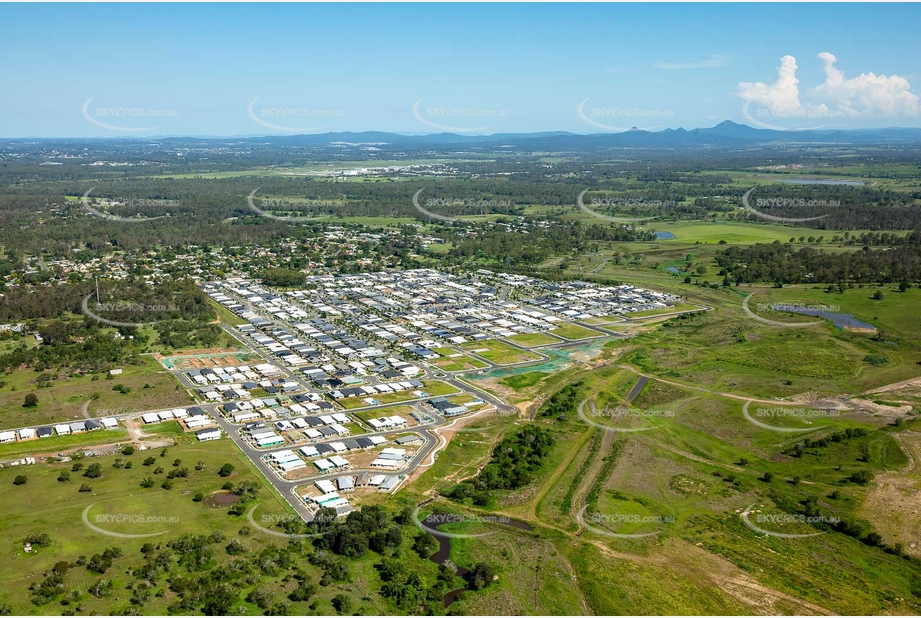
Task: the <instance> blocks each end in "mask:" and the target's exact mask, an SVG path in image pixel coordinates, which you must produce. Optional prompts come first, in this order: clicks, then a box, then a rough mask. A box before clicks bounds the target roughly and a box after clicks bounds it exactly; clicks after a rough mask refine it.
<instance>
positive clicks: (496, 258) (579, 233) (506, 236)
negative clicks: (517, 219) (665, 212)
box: [442, 223, 655, 266]
mask: <svg viewBox="0 0 921 618" xmlns="http://www.w3.org/2000/svg"><path fill="white" fill-rule="evenodd" d="M475 230H476V231H475V235H471V234H470V233H469V232H468V231H467V228H463V227H456V228H455V227H452V228H450V229H448V230H447V231H445V232H443V233H442V235H443V236H444V237H445V238H446V240H448V241H449V242H451V243H452V245H453V246H452V248H451V250H450V251H449V252H448V259H447V260H446V261H448V262H449V263H450V262H453V263H456V264H465V263H469V262H470V261H471V260H486V261H490V262H498V263H500V264H504V265H509V266H516V265H521V266H527V265H530V266H534V265H537V264H540V263H541V262H544V261H545V260H546V259H547V258H549V257H550V256H552V255H559V254H561V253H562V254H569V253H581V252H584V251H585V250H586V249H587V248H588V246H589V244H590V243H597V242H627V241H633V240H645V241H649V240H653V239H654V238H655V232H651V231H646V230H638V229H635V228H633V227H625V226H618V227H609V226H603V225H581V224H579V223H559V224H551V225H548V226H544V227H539V226H532V227H530V228H528V230H527V233H525V232H523V231H509V230H505V229H502V228H499V227H494V226H477V227H476V228H475Z"/></svg>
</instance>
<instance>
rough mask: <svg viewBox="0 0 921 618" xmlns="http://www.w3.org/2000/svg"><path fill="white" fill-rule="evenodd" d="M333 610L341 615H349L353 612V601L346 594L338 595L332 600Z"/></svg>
mask: <svg viewBox="0 0 921 618" xmlns="http://www.w3.org/2000/svg"><path fill="white" fill-rule="evenodd" d="M332 604H333V609H335V610H336V613H338V614H340V615H345V614H349V613H351V611H352V599H351V598H350V597H348V596H346V595H344V594H337V595H336V596H334V597H333V599H332Z"/></svg>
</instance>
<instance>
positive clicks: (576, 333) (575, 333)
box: [550, 324, 602, 339]
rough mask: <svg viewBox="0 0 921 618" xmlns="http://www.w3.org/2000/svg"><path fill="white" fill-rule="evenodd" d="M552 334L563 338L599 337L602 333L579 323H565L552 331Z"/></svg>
mask: <svg viewBox="0 0 921 618" xmlns="http://www.w3.org/2000/svg"><path fill="white" fill-rule="evenodd" d="M550 333H551V334H553V335H556V336H558V337H562V338H563V339H586V338H588V337H598V336H599V335H601V334H602V333H599V332H598V331H596V330H592V329H590V328H585V327H584V326H578V325H577V324H563V325H562V326H559V327H557V328H554V329H553V330H551V331H550Z"/></svg>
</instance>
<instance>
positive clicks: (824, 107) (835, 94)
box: [737, 52, 921, 119]
mask: <svg viewBox="0 0 921 618" xmlns="http://www.w3.org/2000/svg"><path fill="white" fill-rule="evenodd" d="M818 57H819V58H821V59H822V61H823V62H824V63H825V83H823V84H821V85H819V86H817V87H815V88H813V89H812V90H811V91H810V98H811V99H813V101H814V102H803V101H801V100H800V92H799V79H798V78H797V77H796V69H797V66H796V58H794V57H793V56H790V55H787V56H784V57H783V58H781V59H780V66H779V67H777V81H776V82H774V83H773V84H765V83H762V82H754V83H750V82H740V83H739V89H738V93H737V94H738V96H739V97H740V98H741V99H742V100H743V101H745V107H744V110H745V112H746V117H749V116H748V114H747V111H748V106H749V104H751V103H755V104H758V105H760V106H762V110H759V113H761V114H763V115H769V116H775V117H780V118H797V117H810V118H821V117H836V116H837V117H840V116H847V117H857V116H870V115H877V116H915V115H918V114H919V113H921V106H919V99H918V95H915V94H913V93H912V92H911V91H910V88H911V84H909V83H908V80H906V79H905V78H903V77H899V76H898V75H892V76H891V77H886V76H885V75H876V74H874V73H862V74H860V75H858V76H857V77H854V78H851V79H846V78H845V77H844V73H843V72H842V71H840V70H839V69H838V68H836V67H835V63H836V62H837V58H835V56H834V55H832V54H830V53H828V52H822V53H821V54H819V55H818ZM749 119H751V118H750V117H749Z"/></svg>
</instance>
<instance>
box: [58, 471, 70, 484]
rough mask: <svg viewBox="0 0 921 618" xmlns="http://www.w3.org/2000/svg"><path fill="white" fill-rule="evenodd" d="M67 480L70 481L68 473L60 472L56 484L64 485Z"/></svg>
mask: <svg viewBox="0 0 921 618" xmlns="http://www.w3.org/2000/svg"><path fill="white" fill-rule="evenodd" d="M69 480H70V472H68V471H67V470H62V471H61V473H60V474H59V475H58V482H59V483H66V482H67V481H69Z"/></svg>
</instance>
